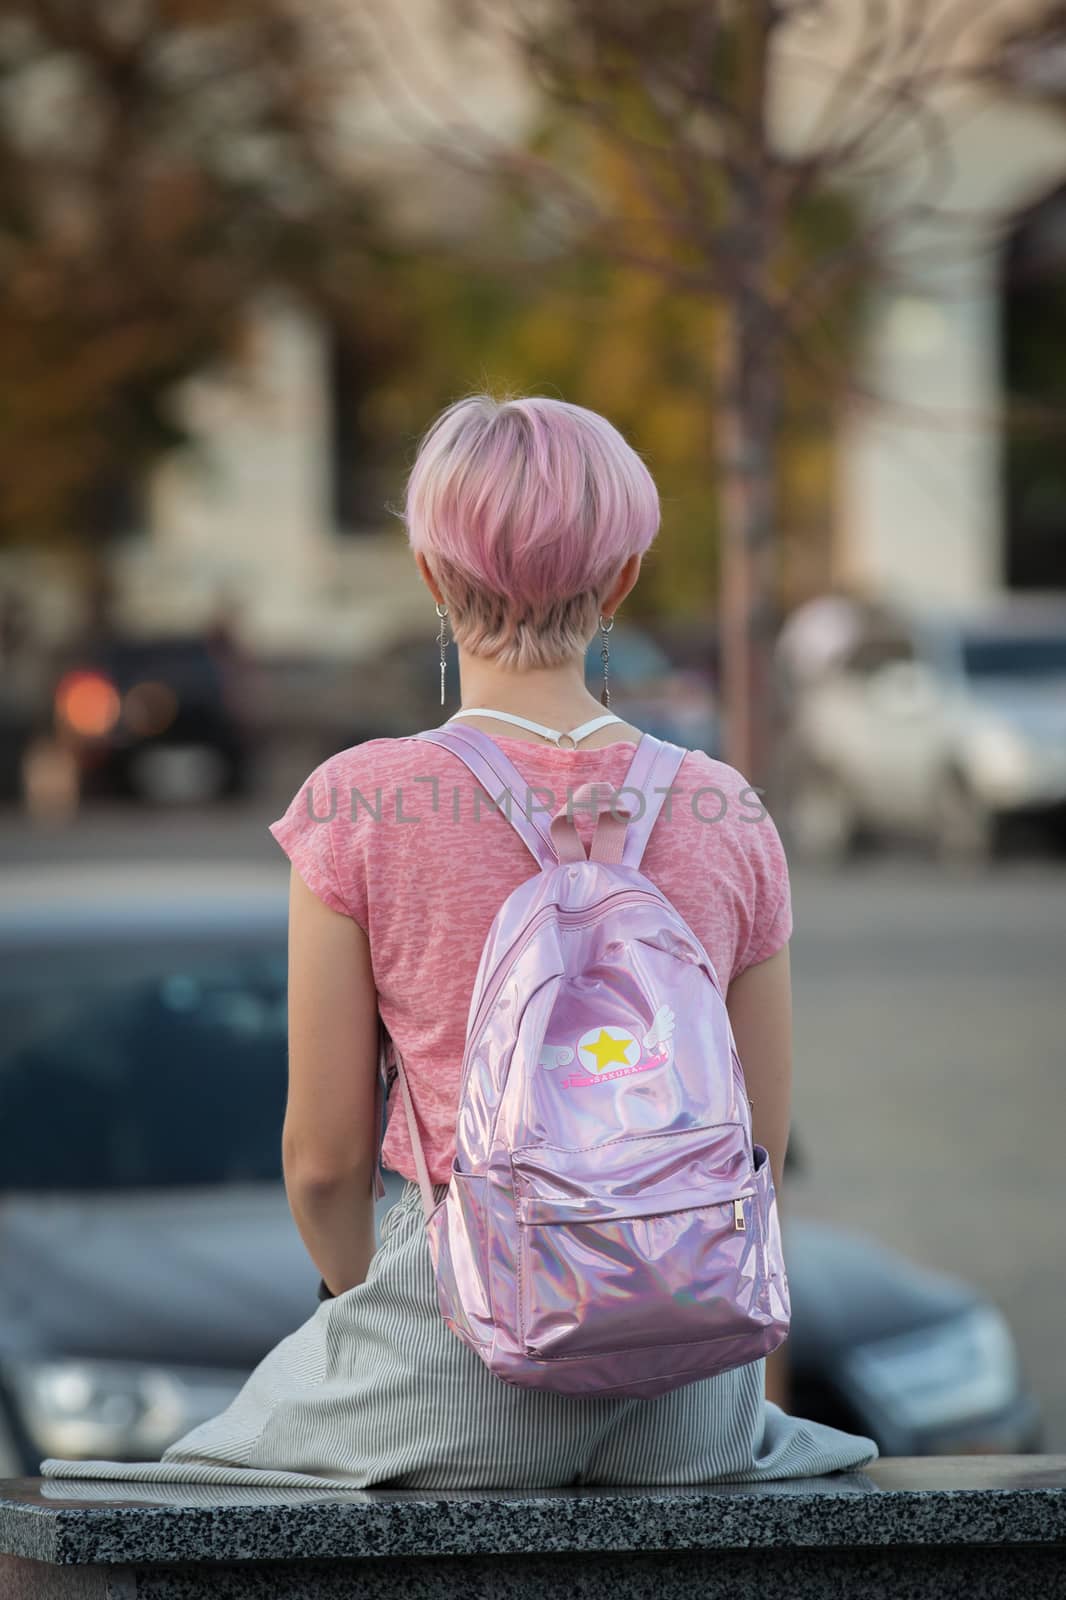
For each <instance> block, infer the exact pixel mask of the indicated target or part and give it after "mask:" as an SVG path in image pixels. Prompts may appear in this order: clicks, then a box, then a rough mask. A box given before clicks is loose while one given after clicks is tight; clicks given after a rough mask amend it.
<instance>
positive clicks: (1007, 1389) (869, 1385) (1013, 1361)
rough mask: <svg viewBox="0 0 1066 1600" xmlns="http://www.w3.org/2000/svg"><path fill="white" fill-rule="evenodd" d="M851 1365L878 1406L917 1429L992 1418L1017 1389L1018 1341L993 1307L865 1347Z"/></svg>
mask: <svg viewBox="0 0 1066 1600" xmlns="http://www.w3.org/2000/svg"><path fill="white" fill-rule="evenodd" d="M845 1367H846V1371H847V1376H848V1379H849V1380H850V1382H851V1383H852V1384H854V1386H855V1387H856V1388H857V1389H859V1390H861V1391H862V1393H863V1394H864V1396H865V1397H866V1398H867V1399H868V1400H869V1401H870V1402H871V1403H872V1404H873V1405H874V1406H876V1407H877V1408H878V1409H879V1410H883V1411H885V1412H886V1413H888V1414H890V1415H891V1416H892V1418H893V1419H894V1420H896V1421H898V1422H899V1423H901V1424H905V1425H906V1426H908V1427H911V1428H915V1429H932V1428H937V1427H945V1426H949V1425H951V1424H952V1423H958V1422H963V1421H968V1420H970V1419H971V1418H978V1417H985V1416H991V1415H992V1414H994V1413H995V1412H997V1411H1000V1410H1002V1409H1003V1408H1004V1407H1005V1406H1007V1405H1009V1404H1010V1402H1011V1401H1012V1399H1013V1398H1014V1397H1015V1395H1016V1394H1017V1391H1018V1386H1019V1371H1018V1360H1017V1355H1016V1353H1015V1347H1014V1339H1013V1337H1012V1335H1011V1332H1010V1329H1009V1328H1008V1326H1007V1323H1006V1321H1005V1319H1004V1318H1003V1317H1002V1316H1001V1315H1000V1313H999V1312H998V1311H997V1310H995V1308H994V1307H992V1306H977V1307H975V1308H974V1310H972V1311H967V1312H965V1313H964V1314H963V1315H961V1316H958V1317H953V1318H951V1319H949V1320H948V1321H946V1322H937V1323H933V1324H932V1325H931V1326H929V1327H926V1328H920V1329H917V1330H916V1331H914V1332H911V1333H905V1334H896V1335H894V1336H893V1337H891V1338H888V1339H879V1340H877V1341H876V1342H874V1343H872V1344H866V1345H860V1346H859V1347H858V1348H857V1349H855V1350H853V1351H851V1352H850V1353H849V1354H848V1356H847V1357H846V1359H845Z"/></svg>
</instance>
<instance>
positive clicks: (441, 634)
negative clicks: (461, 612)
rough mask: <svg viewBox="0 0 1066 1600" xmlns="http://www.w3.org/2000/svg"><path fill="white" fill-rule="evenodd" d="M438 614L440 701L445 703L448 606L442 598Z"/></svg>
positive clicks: (438, 604) (438, 602)
mask: <svg viewBox="0 0 1066 1600" xmlns="http://www.w3.org/2000/svg"><path fill="white" fill-rule="evenodd" d="M437 615H438V617H439V618H440V632H439V633H438V634H437V643H438V644H439V645H440V703H441V705H443V704H444V671H445V660H444V645H445V642H446V641H445V636H444V623H445V619H446V617H447V615H448V607H447V606H446V605H444V604H443V603H442V602H441V601H440V600H438V601H437Z"/></svg>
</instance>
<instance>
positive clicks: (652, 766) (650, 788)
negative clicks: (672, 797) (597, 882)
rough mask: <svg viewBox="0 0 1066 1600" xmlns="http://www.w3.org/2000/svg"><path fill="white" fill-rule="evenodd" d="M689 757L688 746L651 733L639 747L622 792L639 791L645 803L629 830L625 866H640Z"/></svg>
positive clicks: (626, 841) (625, 778) (624, 856)
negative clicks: (653, 831)
mask: <svg viewBox="0 0 1066 1600" xmlns="http://www.w3.org/2000/svg"><path fill="white" fill-rule="evenodd" d="M687 755H688V751H687V750H686V749H685V747H684V745H680V744H671V743H670V741H669V740H667V739H656V738H654V737H653V736H652V735H651V734H650V733H646V734H645V735H644V736H643V738H642V739H641V741H640V743H639V744H638V745H637V748H636V752H635V754H634V756H633V759H632V761H631V762H630V763H629V767H628V770H627V771H626V775H625V777H624V778H623V779H622V784H621V790H620V792H621V793H622V794H628V793H629V792H630V791H635V792H636V793H639V794H640V796H641V799H642V801H643V809H642V810H641V812H640V815H639V816H635V817H634V818H633V819H632V821H631V822H630V823H629V824H628V826H627V827H626V831H625V839H624V842H623V845H622V862H623V864H624V865H625V866H627V867H639V866H640V863H641V858H642V857H643V855H644V850H645V846H646V845H647V843H648V838H649V835H650V834H651V830H652V828H654V826H655V822H656V819H657V818H658V815H659V812H660V811H661V810H662V808H663V802H664V800H665V799H666V795H667V791H668V790H669V788H670V785H671V784H672V783H673V781H674V779H675V778H676V776H677V773H678V770H679V768H680V766H681V763H682V761H684V759H685V757H686V756H687Z"/></svg>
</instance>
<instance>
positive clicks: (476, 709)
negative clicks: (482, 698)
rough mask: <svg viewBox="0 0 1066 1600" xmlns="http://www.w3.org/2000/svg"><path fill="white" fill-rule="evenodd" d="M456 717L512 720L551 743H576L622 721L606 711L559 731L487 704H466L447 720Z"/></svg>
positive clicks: (516, 724) (518, 725) (453, 719)
mask: <svg viewBox="0 0 1066 1600" xmlns="http://www.w3.org/2000/svg"><path fill="white" fill-rule="evenodd" d="M456 717H498V718H499V719H500V721H501V722H513V723H514V724H515V726H516V727H519V728H528V729H529V730H530V732H531V733H542V734H543V735H544V737H545V738H546V739H550V740H551V741H552V743H553V744H558V743H559V740H560V739H573V741H574V743H575V744H576V743H577V741H578V740H579V739H583V738H584V737H585V735H586V734H588V733H594V732H595V730H596V729H597V728H602V727H603V726H604V725H605V724H606V723H608V722H621V721H622V718H621V717H617V716H615V714H614V712H613V711H607V712H605V713H604V715H603V716H601V717H593V718H592V719H591V720H590V721H589V722H583V723H582V724H581V726H580V727H579V728H573V729H571V730H570V732H563V733H560V731H559V729H558V728H546V727H545V726H544V724H543V723H542V722H531V721H530V719H529V718H528V717H519V716H516V715H515V713H514V712H513V711H493V710H491V709H490V708H489V707H488V706H466V707H465V708H464V709H463V710H462V711H455V712H453V713H452V715H451V716H450V717H449V718H448V721H449V722H454V721H455V718H456Z"/></svg>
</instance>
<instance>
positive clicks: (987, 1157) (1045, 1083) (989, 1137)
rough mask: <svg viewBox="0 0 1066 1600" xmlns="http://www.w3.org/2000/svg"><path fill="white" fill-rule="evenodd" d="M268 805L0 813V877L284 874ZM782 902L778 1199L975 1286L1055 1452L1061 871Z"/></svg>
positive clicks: (1060, 1425)
mask: <svg viewBox="0 0 1066 1600" xmlns="http://www.w3.org/2000/svg"><path fill="white" fill-rule="evenodd" d="M284 782H288V777H287V776H286V777H285V779H284ZM298 782H299V776H296V777H294V779H293V784H292V785H290V789H289V792H290V793H291V789H292V787H293V786H295V784H296V783H298ZM285 800H286V796H285V792H284V788H282V789H281V790H279V793H278V797H277V798H276V799H275V798H274V797H273V792H272V793H271V795H269V796H267V797H266V798H262V797H261V798H260V799H258V800H257V801H256V802H255V804H254V805H252V804H248V805H245V806H242V807H239V808H234V809H233V810H232V811H230V812H228V813H227V812H221V811H219V810H208V809H205V810H202V811H197V812H189V813H184V814H181V815H179V814H177V813H175V812H174V811H172V810H164V811H162V812H160V813H158V814H157V815H155V816H153V815H152V814H150V813H146V812H144V811H143V810H140V811H130V810H127V809H121V808H118V807H103V806H101V807H98V808H93V809H92V810H91V811H89V812H87V813H86V814H85V816H84V817H83V818H82V819H81V820H80V821H79V822H78V823H77V825H76V826H75V827H73V828H71V829H70V830H69V831H59V832H56V833H51V832H50V831H49V830H47V829H40V828H38V829H32V828H30V827H29V826H28V825H27V824H26V823H25V822H23V821H21V820H19V819H17V818H15V817H13V816H12V815H11V814H10V813H7V814H6V815H5V818H4V820H3V822H2V823H0V871H2V869H3V868H4V867H5V866H7V865H9V864H13V863H14V862H16V861H21V862H28V861H31V860H39V861H42V862H48V861H50V862H62V861H76V860H82V859H93V860H96V861H106V860H113V861H114V862H115V864H116V868H119V869H120V867H121V864H123V863H126V862H133V861H151V860H153V859H164V858H165V859H167V860H170V861H174V860H182V859H188V860H189V861H223V860H226V861H245V862H252V863H255V862H261V863H262V866H263V871H264V873H276V874H278V875H279V876H280V877H281V878H282V879H283V878H284V875H285V873H286V871H287V868H286V865H285V862H284V860H283V858H282V856H281V852H280V851H279V850H278V849H277V847H276V846H275V845H274V844H273V841H272V840H271V839H270V838H269V837H268V835H267V833H266V824H267V823H268V822H269V821H271V820H273V818H274V817H275V816H277V815H279V814H280V812H281V810H282V809H283V808H284V804H285ZM793 900H794V911H795V922H796V933H795V938H794V943H793V971H794V987H795V1041H796V1055H795V1060H796V1070H795V1096H794V1106H795V1117H794V1128H795V1133H796V1142H797V1146H798V1150H799V1154H800V1156H801V1158H802V1173H801V1174H800V1175H799V1176H798V1177H797V1179H796V1181H795V1182H794V1184H793V1186H792V1191H791V1195H790V1196H788V1197H786V1203H787V1205H789V1206H790V1207H792V1208H793V1209H794V1211H795V1213H796V1214H797V1215H804V1216H809V1217H812V1218H818V1219H821V1220H828V1221H836V1222H839V1223H840V1224H841V1225H842V1226H848V1227H852V1228H855V1229H857V1230H862V1231H865V1232H869V1233H870V1234H871V1235H873V1236H874V1237H876V1238H877V1239H879V1240H881V1241H883V1242H884V1243H886V1244H888V1245H891V1246H894V1247H896V1248H898V1249H899V1250H901V1251H902V1252H903V1253H905V1254H906V1255H907V1256H908V1257H910V1258H911V1259H912V1260H913V1261H915V1262H917V1263H922V1264H925V1265H928V1266H931V1267H935V1268H937V1269H939V1270H942V1271H949V1272H952V1273H957V1274H959V1275H960V1276H961V1277H964V1278H966V1279H967V1280H969V1281H970V1282H971V1283H973V1284H974V1285H975V1286H976V1287H978V1288H979V1289H981V1290H982V1291H984V1292H985V1293H986V1294H987V1295H988V1296H989V1297H990V1298H991V1299H993V1300H994V1301H995V1302H996V1303H997V1304H998V1305H999V1306H1000V1307H1001V1308H1002V1310H1003V1311H1004V1312H1005V1313H1006V1315H1007V1317H1008V1318H1009V1320H1010V1323H1011V1326H1012V1328H1013V1329H1014V1332H1015V1334H1016V1336H1017V1338H1018V1341H1019V1344H1020V1348H1021V1354H1022V1359H1023V1361H1024V1362H1025V1365H1026V1371H1027V1374H1028V1377H1029V1380H1030V1382H1031V1384H1032V1386H1033V1389H1034V1391H1035V1393H1036V1396H1037V1399H1038V1401H1039V1402H1040V1404H1041V1406H1042V1408H1043V1410H1044V1415H1045V1421H1046V1440H1045V1448H1046V1449H1047V1450H1051V1451H1056V1450H1058V1451H1061V1450H1064V1449H1066V1369H1064V1367H1063V1363H1062V1360H1061V1353H1060V1349H1061V1340H1062V1332H1061V1329H1060V1326H1059V1316H1060V1311H1061V1303H1062V1280H1063V1267H1064V1264H1066V1249H1064V1244H1063V1232H1062V1216H1063V1210H1064V1206H1063V1180H1062V1152H1061V1142H1062V1128H1063V1109H1064V1089H1063V1075H1064V1051H1063V1044H1062V1033H1061V1021H1062V994H1061V984H1062V952H1063V950H1064V949H1066V868H1064V867H1063V865H1061V864H1060V863H1058V862H1050V861H1047V860H1042V859H1040V858H1039V857H1036V856H1033V857H1031V858H1021V859H1018V860H1017V861H1011V862H1004V863H1000V864H999V865H998V866H997V867H995V868H993V869H992V870H991V871H990V872H989V873H987V874H986V875H983V876H982V875H972V876H971V875H967V874H965V873H958V874H956V873H951V872H943V871H941V870H940V869H932V868H930V866H929V864H928V863H927V862H926V861H924V860H922V859H921V858H920V857H917V856H907V855H905V854H903V853H898V854H885V855H882V856H878V857H875V858H873V859H871V860H870V861H869V862H865V861H864V862H863V863H862V864H861V865H855V866H853V867H851V868H849V869H847V870H845V871H843V872H838V873H835V874H828V873H827V874H822V873H815V872H813V871H811V870H809V869H802V870H796V871H795V872H794V874H793Z"/></svg>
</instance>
